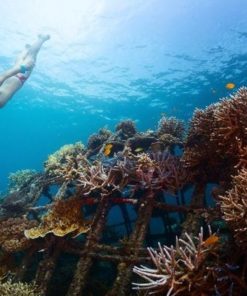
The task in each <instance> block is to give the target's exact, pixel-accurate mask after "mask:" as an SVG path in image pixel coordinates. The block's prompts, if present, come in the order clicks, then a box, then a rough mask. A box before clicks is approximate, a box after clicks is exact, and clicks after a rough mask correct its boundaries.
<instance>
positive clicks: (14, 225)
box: [0, 218, 37, 253]
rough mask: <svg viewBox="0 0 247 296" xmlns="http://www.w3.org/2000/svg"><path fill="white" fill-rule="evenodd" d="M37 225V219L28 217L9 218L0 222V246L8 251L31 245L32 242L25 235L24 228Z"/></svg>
mask: <svg viewBox="0 0 247 296" xmlns="http://www.w3.org/2000/svg"><path fill="white" fill-rule="evenodd" d="M36 225H37V221H34V220H33V221H30V220H28V219H27V218H9V219H7V220H4V221H2V222H0V246H1V248H2V249H3V250H4V251H5V252H8V253H13V252H18V251H22V250H25V249H27V248H28V247H30V245H31V242H30V241H29V240H28V239H27V238H26V237H25V235H24V230H27V229H30V228H32V227H34V226H36Z"/></svg>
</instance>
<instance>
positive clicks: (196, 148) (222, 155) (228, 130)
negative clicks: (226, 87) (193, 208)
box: [182, 87, 247, 182]
mask: <svg viewBox="0 0 247 296" xmlns="http://www.w3.org/2000/svg"><path fill="white" fill-rule="evenodd" d="M246 112H247V88H245V87H243V88H240V89H239V90H238V92H236V94H235V95H233V96H231V98H230V99H223V100H221V101H220V102H219V103H216V104H212V105H210V106H209V107H207V108H206V109H205V110H204V111H202V110H196V111H195V113H194V116H193V118H192V121H191V125H190V129H189V133H188V137H187V139H186V142H185V151H184V155H183V158H182V159H183V161H184V164H185V166H186V167H187V168H188V170H190V172H191V174H193V175H194V177H195V178H197V179H198V178H200V179H204V180H205V181H208V182H220V181H222V180H227V181H229V180H230V179H231V175H232V174H235V173H236V167H239V166H240V164H239V163H240V162H242V163H243V162H245V157H246V153H245V146H246V144H247V133H246V125H247V122H246V121H247V119H246ZM239 152H240V153H239Z"/></svg>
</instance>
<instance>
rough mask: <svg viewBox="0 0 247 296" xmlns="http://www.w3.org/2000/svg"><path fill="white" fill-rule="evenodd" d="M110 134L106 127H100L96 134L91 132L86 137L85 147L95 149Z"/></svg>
mask: <svg viewBox="0 0 247 296" xmlns="http://www.w3.org/2000/svg"><path fill="white" fill-rule="evenodd" d="M111 135H112V132H111V131H110V130H108V129H106V128H101V129H100V130H99V132H98V134H92V135H91V136H90V137H89V139H88V144H87V148H88V149H89V150H95V149H97V148H100V147H101V146H102V145H103V144H104V142H105V141H107V139H108V138H109V137H110V136H111Z"/></svg>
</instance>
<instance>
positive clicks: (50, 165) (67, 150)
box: [44, 142, 85, 176]
mask: <svg viewBox="0 0 247 296" xmlns="http://www.w3.org/2000/svg"><path fill="white" fill-rule="evenodd" d="M84 152H85V151H84V146H83V144H82V143H81V142H77V143H75V144H69V145H64V146H62V147H61V148H60V149H59V150H58V151H56V152H55V153H53V154H51V155H49V156H48V159H47V161H45V163H44V166H45V172H47V173H48V174H50V175H55V176H60V175H62V174H63V171H65V170H66V169H67V167H68V166H69V165H68V162H69V160H73V159H76V157H78V155H83V154H84Z"/></svg>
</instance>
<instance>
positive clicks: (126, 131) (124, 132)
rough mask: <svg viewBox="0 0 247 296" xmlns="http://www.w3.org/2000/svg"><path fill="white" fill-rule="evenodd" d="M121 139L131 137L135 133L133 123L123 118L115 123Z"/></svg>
mask: <svg viewBox="0 0 247 296" xmlns="http://www.w3.org/2000/svg"><path fill="white" fill-rule="evenodd" d="M115 130H116V132H117V133H118V136H119V137H120V139H121V140H126V139H128V138H130V137H133V136H134V135H135V134H136V133H137V130H136V127H135V123H134V121H132V120H124V121H121V122H120V123H118V124H117V126H116V128H115Z"/></svg>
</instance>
